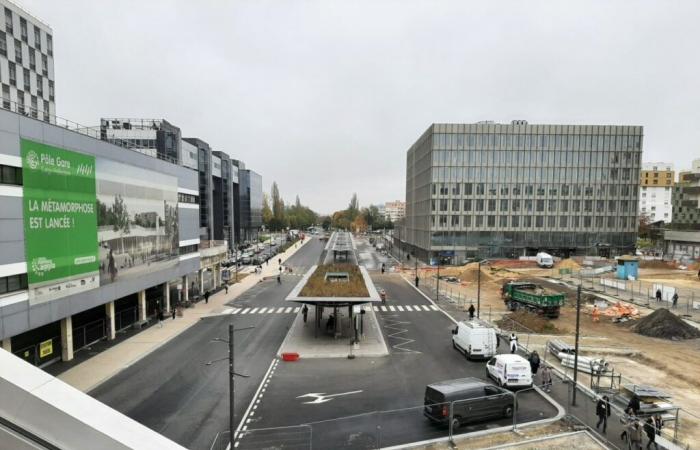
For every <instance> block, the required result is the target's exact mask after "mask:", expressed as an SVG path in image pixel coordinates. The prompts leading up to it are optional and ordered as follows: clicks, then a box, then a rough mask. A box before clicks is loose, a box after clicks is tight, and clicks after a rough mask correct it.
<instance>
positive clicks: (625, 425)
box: [620, 408, 634, 442]
mask: <svg viewBox="0 0 700 450" xmlns="http://www.w3.org/2000/svg"><path fill="white" fill-rule="evenodd" d="M633 418H634V412H632V408H627V409H625V412H624V413H623V414H622V416H621V417H620V423H621V424H622V433H620V440H622V442H629V426H630V424H631V423H632V421H633Z"/></svg>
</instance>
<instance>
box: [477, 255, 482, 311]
mask: <svg viewBox="0 0 700 450" xmlns="http://www.w3.org/2000/svg"><path fill="white" fill-rule="evenodd" d="M479 313H481V261H479V272H477V274H476V318H477V319H478V318H479Z"/></svg>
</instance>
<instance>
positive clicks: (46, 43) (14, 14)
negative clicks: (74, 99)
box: [0, 0, 56, 122]
mask: <svg viewBox="0 0 700 450" xmlns="http://www.w3.org/2000/svg"><path fill="white" fill-rule="evenodd" d="M0 6H1V7H2V9H3V14H4V16H5V20H4V21H2V23H1V24H0V84H2V107H3V108H4V109H8V110H11V111H15V112H18V113H20V114H23V115H26V116H29V117H33V118H35V119H41V120H44V121H47V122H49V121H53V119H52V118H53V117H54V116H55V115H56V104H55V88H54V67H53V63H54V61H53V37H52V36H53V31H52V30H51V27H50V26H49V25H47V24H46V23H44V22H43V21H41V20H39V19H37V18H36V17H34V16H32V15H31V14H29V13H27V12H26V11H25V10H23V9H22V8H20V7H19V6H17V5H15V4H14V3H12V2H9V1H7V0H0Z"/></svg>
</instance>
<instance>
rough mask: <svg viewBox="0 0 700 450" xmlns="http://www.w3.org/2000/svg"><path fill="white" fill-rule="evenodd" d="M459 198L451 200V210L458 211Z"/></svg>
mask: <svg viewBox="0 0 700 450" xmlns="http://www.w3.org/2000/svg"><path fill="white" fill-rule="evenodd" d="M459 203H460V202H459V200H452V211H459Z"/></svg>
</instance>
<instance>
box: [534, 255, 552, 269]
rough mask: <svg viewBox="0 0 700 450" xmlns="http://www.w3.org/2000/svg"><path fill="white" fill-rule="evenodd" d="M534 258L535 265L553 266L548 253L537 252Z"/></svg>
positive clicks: (549, 267) (548, 267)
mask: <svg viewBox="0 0 700 450" xmlns="http://www.w3.org/2000/svg"><path fill="white" fill-rule="evenodd" d="M535 258H537V259H536V261H537V265H538V266H540V267H543V268H547V269H551V268H552V267H554V258H553V257H552V255H550V254H549V253H545V252H539V253H538V254H537V256H536V257H535Z"/></svg>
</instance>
